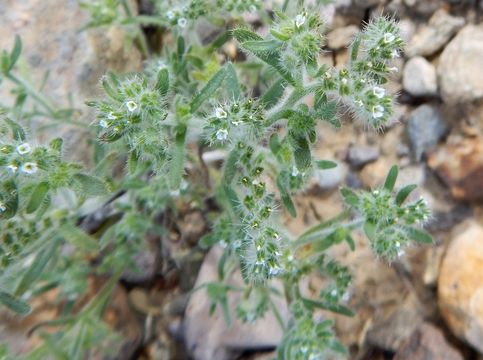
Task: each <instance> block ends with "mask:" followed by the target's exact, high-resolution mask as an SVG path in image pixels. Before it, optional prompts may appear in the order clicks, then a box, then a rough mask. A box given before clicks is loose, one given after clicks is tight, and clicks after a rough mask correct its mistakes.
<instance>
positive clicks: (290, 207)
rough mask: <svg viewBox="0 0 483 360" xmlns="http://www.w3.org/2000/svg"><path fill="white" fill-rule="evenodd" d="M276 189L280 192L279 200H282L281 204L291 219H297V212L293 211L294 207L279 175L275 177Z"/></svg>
mask: <svg viewBox="0 0 483 360" xmlns="http://www.w3.org/2000/svg"><path fill="white" fill-rule="evenodd" d="M277 187H278V191H279V192H280V198H281V199H282V203H283V204H284V205H285V207H286V208H287V210H288V212H289V214H290V215H291V216H292V217H297V210H296V209H295V205H294V203H293V202H292V199H291V197H290V194H289V192H288V191H287V188H286V186H285V184H284V182H283V179H282V177H281V176H280V175H278V176H277Z"/></svg>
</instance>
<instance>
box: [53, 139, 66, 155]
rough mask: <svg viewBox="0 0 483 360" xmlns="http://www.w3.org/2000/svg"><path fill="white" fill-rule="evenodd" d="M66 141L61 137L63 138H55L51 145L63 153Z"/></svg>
mask: <svg viewBox="0 0 483 360" xmlns="http://www.w3.org/2000/svg"><path fill="white" fill-rule="evenodd" d="M63 143H64V141H63V140H62V139H61V138H55V139H54V140H52V141H51V142H50V144H49V147H50V148H51V149H52V150H54V151H56V152H58V153H61V152H62V145H63Z"/></svg>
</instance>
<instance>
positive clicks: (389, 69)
mask: <svg viewBox="0 0 483 360" xmlns="http://www.w3.org/2000/svg"><path fill="white" fill-rule="evenodd" d="M387 70H388V71H389V72H391V73H397V72H398V71H399V69H398V68H397V67H396V66H392V67H390V68H387Z"/></svg>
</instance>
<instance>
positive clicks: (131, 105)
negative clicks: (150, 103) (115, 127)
mask: <svg viewBox="0 0 483 360" xmlns="http://www.w3.org/2000/svg"><path fill="white" fill-rule="evenodd" d="M126 106H127V109H128V110H129V111H130V112H133V111H135V110H136V109H137V108H138V104H136V103H135V102H134V101H132V100H130V101H128V102H127V103H126Z"/></svg>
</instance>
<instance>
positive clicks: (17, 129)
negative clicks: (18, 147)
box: [4, 118, 27, 141]
mask: <svg viewBox="0 0 483 360" xmlns="http://www.w3.org/2000/svg"><path fill="white" fill-rule="evenodd" d="M4 120H5V122H6V123H7V125H8V126H9V127H10V129H11V130H12V135H13V139H14V140H17V141H25V139H26V138H27V137H26V136H25V131H24V129H23V127H22V126H20V124H18V123H17V122H15V121H13V120H10V119H8V118H5V119H4Z"/></svg>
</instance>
